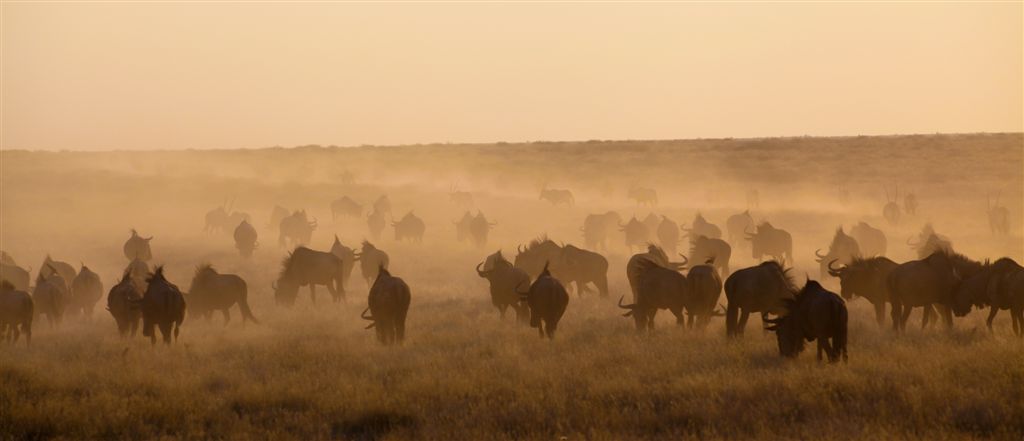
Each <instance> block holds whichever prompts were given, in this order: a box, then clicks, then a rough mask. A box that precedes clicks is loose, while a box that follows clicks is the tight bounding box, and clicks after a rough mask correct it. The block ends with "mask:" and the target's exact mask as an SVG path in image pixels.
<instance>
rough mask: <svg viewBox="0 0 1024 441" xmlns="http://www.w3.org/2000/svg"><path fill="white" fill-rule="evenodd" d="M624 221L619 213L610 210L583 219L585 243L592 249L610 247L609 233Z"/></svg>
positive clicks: (582, 230) (581, 229)
mask: <svg viewBox="0 0 1024 441" xmlns="http://www.w3.org/2000/svg"><path fill="white" fill-rule="evenodd" d="M621 223H622V217H621V216H619V213H616V212H614V211H609V212H607V213H604V214H591V215H588V216H587V217H586V218H585V219H584V220H583V227H582V228H580V231H581V232H583V243H584V245H585V246H586V247H587V248H590V249H595V250H596V249H600V250H607V249H608V234H609V233H611V232H612V231H614V230H613V228H614V227H615V226H617V225H619V224H621Z"/></svg>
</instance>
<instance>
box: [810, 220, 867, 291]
mask: <svg viewBox="0 0 1024 441" xmlns="http://www.w3.org/2000/svg"><path fill="white" fill-rule="evenodd" d="M814 256H815V257H817V259H816V260H817V262H818V267H819V268H818V271H819V274H821V278H822V279H824V278H825V276H826V275H829V274H830V273H829V270H828V265H829V262H832V261H838V262H839V263H840V264H842V265H848V264H849V263H850V262H852V261H853V259H855V258H858V257H860V256H861V253H860V245H859V244H857V240H856V239H854V238H853V237H851V236H849V235H847V234H846V233H845V232H843V227H839V228H837V229H836V234H835V235H834V236H832V243H831V244H829V246H828V253H826V254H821V249H820V248H819V249H817V250H815V251H814Z"/></svg>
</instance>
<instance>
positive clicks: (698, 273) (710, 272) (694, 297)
mask: <svg viewBox="0 0 1024 441" xmlns="http://www.w3.org/2000/svg"><path fill="white" fill-rule="evenodd" d="M713 265H714V261H707V262H706V263H705V264H703V265H694V266H693V267H691V268H690V272H689V273H687V275H686V283H687V292H688V293H689V295H688V297H687V302H686V304H685V306H686V312H687V313H688V314H689V317H688V319H687V327H688V328H691V329H692V328H694V327H695V326H696V327H697V328H699V329H704V328H706V327H707V326H708V323H710V322H711V318H712V317H717V316H721V315H724V314H723V313H719V312H717V311H715V305H717V304H718V298H719V297H721V295H722V278H721V276H719V275H718V271H717V270H715V267H714V266H713Z"/></svg>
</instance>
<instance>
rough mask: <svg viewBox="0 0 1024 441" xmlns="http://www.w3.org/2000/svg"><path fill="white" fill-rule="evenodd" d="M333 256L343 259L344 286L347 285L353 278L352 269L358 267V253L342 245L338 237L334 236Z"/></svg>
mask: <svg viewBox="0 0 1024 441" xmlns="http://www.w3.org/2000/svg"><path fill="white" fill-rule="evenodd" d="M331 254H333V255H335V256H338V258H339V259H341V272H342V276H343V277H342V285H345V284H347V283H348V280H349V278H350V277H351V276H352V268H355V267H356V260H357V259H356V251H355V250H353V249H352V248H349V247H347V246H345V245H342V243H341V240H339V239H338V235H334V243H333V244H331Z"/></svg>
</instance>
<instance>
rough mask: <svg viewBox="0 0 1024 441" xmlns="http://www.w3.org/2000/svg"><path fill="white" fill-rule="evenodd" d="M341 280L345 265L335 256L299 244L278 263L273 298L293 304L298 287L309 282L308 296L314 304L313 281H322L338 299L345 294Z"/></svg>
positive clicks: (314, 290) (314, 284) (336, 300)
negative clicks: (278, 268)
mask: <svg viewBox="0 0 1024 441" xmlns="http://www.w3.org/2000/svg"><path fill="white" fill-rule="evenodd" d="M344 280H345V269H344V267H343V266H342V262H341V259H340V258H338V256H335V255H334V254H331V253H325V252H323V251H315V250H311V249H309V248H306V247H303V246H300V247H297V248H295V251H292V252H291V253H288V257H286V258H285V259H284V261H283V262H282V263H281V274H280V275H279V276H278V278H277V281H276V282H274V283H273V284H272V287H273V288H274V300H275V301H276V302H277V304H279V305H284V306H291V305H294V304H295V299H296V297H298V295H299V288H300V287H302V286H306V285H309V297H310V300H312V302H313V303H314V304H316V285H324V286H326V287H327V291H328V292H330V293H331V298H333V299H334V301H335V302H338V301H341V300H342V299H343V298H344V296H345V282H344Z"/></svg>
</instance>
